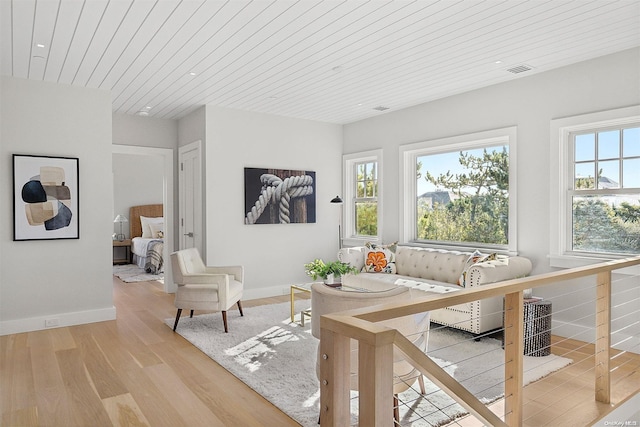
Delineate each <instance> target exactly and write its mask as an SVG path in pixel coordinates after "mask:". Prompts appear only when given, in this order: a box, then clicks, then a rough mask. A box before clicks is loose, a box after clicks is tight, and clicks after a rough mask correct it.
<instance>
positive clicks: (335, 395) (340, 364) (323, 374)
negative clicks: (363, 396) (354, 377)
mask: <svg viewBox="0 0 640 427" xmlns="http://www.w3.org/2000/svg"><path fill="white" fill-rule="evenodd" d="M320 337H321V338H320V354H319V356H320V425H321V426H322V427H334V426H336V427H337V426H348V425H349V424H350V421H351V411H350V397H351V396H350V380H351V378H350V362H349V360H350V341H351V340H350V338H349V337H346V336H344V335H339V334H336V333H334V332H332V331H330V330H328V329H321V330H320Z"/></svg>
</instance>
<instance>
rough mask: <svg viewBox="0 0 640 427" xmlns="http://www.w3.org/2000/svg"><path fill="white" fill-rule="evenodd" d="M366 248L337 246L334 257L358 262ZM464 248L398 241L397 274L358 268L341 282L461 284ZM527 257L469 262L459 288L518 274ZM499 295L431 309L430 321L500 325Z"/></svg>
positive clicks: (485, 327) (435, 288)
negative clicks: (410, 243)
mask: <svg viewBox="0 0 640 427" xmlns="http://www.w3.org/2000/svg"><path fill="white" fill-rule="evenodd" d="M365 252H366V248H365V247H364V246H358V247H354V248H343V249H340V251H338V259H339V260H340V261H343V262H348V263H349V264H351V265H353V266H355V267H356V268H358V269H359V270H360V269H362V267H363V266H364V259H365ZM470 255H471V253H470V252H457V251H447V250H441V249H429V248H418V247H412V246H398V248H397V250H396V269H397V274H388V273H359V274H356V275H347V276H344V277H343V278H342V282H343V284H344V285H347V286H352V287H362V288H371V287H375V284H376V283H380V282H384V283H394V284H396V285H398V286H408V287H411V288H413V289H414V290H416V291H424V292H429V293H434V292H435V293H442V294H444V293H449V292H455V291H456V290H460V289H462V288H461V287H460V286H458V279H459V278H460V275H461V274H462V271H463V269H464V268H465V264H466V262H467V260H468V259H469V256H470ZM531 268H532V265H531V261H530V260H529V259H527V258H524V257H518V256H516V257H508V256H503V255H498V257H497V259H496V260H493V261H487V262H483V263H479V264H474V265H472V266H471V267H470V268H469V269H468V270H467V279H466V286H465V287H474V286H482V285H484V284H487V283H494V282H500V281H503V280H508V279H514V278H517V277H524V276H526V275H528V274H529V273H530V272H531ZM502 307H503V306H502V298H500V297H495V298H487V299H484V300H479V301H472V302H470V303H466V304H460V305H456V306H452V307H446V308H443V309H441V310H434V311H432V312H431V321H432V322H436V323H439V324H442V325H446V326H451V327H454V328H458V329H462V330H465V331H469V332H471V333H474V334H481V333H484V332H487V331H490V330H493V329H497V328H501V327H502Z"/></svg>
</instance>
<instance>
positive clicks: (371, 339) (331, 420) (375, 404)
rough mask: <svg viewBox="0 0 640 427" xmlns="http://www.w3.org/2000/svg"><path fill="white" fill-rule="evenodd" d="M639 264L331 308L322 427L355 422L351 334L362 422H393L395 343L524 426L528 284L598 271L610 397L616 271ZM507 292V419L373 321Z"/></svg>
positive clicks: (453, 389) (455, 388) (455, 393)
mask: <svg viewBox="0 0 640 427" xmlns="http://www.w3.org/2000/svg"><path fill="white" fill-rule="evenodd" d="M638 265H640V257H633V258H626V259H622V260H616V261H608V262H604V263H599V264H594V265H590V266H586V267H579V268H573V269H568V270H563V271H560V272H553V273H546V274H541V275H537V276H529V277H525V278H520V279H513V280H507V281H504V282H500V283H494V284H490V285H484V286H481V287H479V288H474V289H464V290H461V291H458V292H456V293H454V294H449V295H445V296H441V295H432V296H428V297H425V298H424V299H420V300H417V301H412V302H410V303H404V304H401V303H394V304H385V305H380V306H376V307H367V308H361V309H356V310H349V311H345V312H342V313H333V314H329V315H324V316H322V317H321V318H320V328H321V339H320V354H321V355H322V356H321V357H322V359H321V360H320V378H321V381H320V420H321V426H322V427H333V426H348V425H349V424H350V366H349V365H350V340H351V339H355V340H358V352H359V356H358V364H359V366H358V371H359V375H358V388H359V390H360V391H359V395H358V399H359V407H360V411H359V414H360V415H359V424H360V425H363V426H367V427H369V426H370V427H388V426H390V425H393V408H392V407H391V404H390V402H392V401H393V370H392V368H391V366H392V364H393V350H394V346H395V347H396V348H397V349H399V350H400V351H401V352H402V353H404V354H405V356H406V357H407V358H408V360H410V361H411V362H412V363H413V364H414V366H415V367H416V368H417V369H418V370H419V371H420V372H422V374H424V375H425V376H426V377H427V378H429V379H430V380H431V381H432V382H433V383H434V384H436V385H437V386H438V387H440V388H441V389H442V390H444V391H445V392H447V394H449V396H451V397H452V398H453V399H455V400H456V401H457V402H458V403H459V404H460V405H462V406H463V407H465V408H466V409H467V410H468V411H469V412H470V413H471V414H473V415H474V416H476V417H477V418H478V419H480V420H482V421H483V422H484V423H485V424H487V425H492V426H504V427H520V426H522V402H523V398H522V388H523V380H522V378H523V372H522V369H523V353H524V344H523V340H522V336H523V329H524V325H523V323H524V316H523V309H524V304H523V290H524V289H528V288H538V287H542V286H548V285H552V284H557V283H558V282H561V281H566V280H571V279H576V278H580V277H585V276H592V275H595V276H596V292H597V299H596V325H595V327H596V342H595V348H596V354H595V383H596V387H595V399H596V400H597V401H599V402H603V403H610V400H611V381H610V356H609V354H610V346H611V274H612V271H614V270H619V269H622V268H627V267H633V266H638ZM495 296H504V298H505V327H504V334H505V364H504V367H505V385H504V387H505V413H504V421H502V420H501V419H500V417H498V416H497V415H496V414H494V413H493V412H491V410H489V409H488V407H487V406H485V405H484V404H482V403H481V402H480V401H479V400H478V399H477V398H476V397H475V396H473V394H471V393H470V392H469V391H467V389H466V388H464V387H463V386H462V385H461V384H460V383H458V382H457V381H456V380H455V379H453V378H452V377H451V376H450V375H449V374H448V373H447V372H445V371H444V370H443V369H442V368H440V367H439V366H438V365H437V364H435V363H434V362H433V361H432V360H431V359H430V358H429V357H428V356H427V355H426V354H424V353H423V352H422V351H420V350H419V349H418V348H417V347H415V346H414V345H413V344H412V343H411V342H410V341H409V340H408V339H407V338H405V337H404V336H403V335H402V334H400V333H399V332H398V331H396V330H395V329H390V328H388V327H385V326H383V325H380V324H378V323H374V322H380V321H383V320H388V319H393V318H396V317H402V316H407V315H412V314H417V313H423V312H425V311H431V310H436V309H439V308H443V307H449V306H453V305H457V304H463V303H466V302H470V301H475V300H479V299H484V298H490V297H495Z"/></svg>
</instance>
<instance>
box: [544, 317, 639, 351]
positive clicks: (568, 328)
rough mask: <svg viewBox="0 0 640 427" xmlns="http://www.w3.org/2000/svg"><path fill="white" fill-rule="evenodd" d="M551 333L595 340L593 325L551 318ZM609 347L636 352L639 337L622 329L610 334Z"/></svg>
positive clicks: (591, 341) (588, 340) (589, 340)
mask: <svg viewBox="0 0 640 427" xmlns="http://www.w3.org/2000/svg"><path fill="white" fill-rule="evenodd" d="M551 331H552V332H551V333H552V334H553V335H556V336H560V337H565V338H571V339H575V340H578V341H584V342H590V343H593V342H595V338H596V332H595V327H587V326H584V325H578V324H576V323H571V322H563V321H561V320H556V319H553V320H552V321H551ZM611 347H612V348H615V349H616V350H624V351H630V352H633V353H638V352H639V351H640V337H637V336H633V335H629V334H626V333H625V332H624V331H623V332H619V333H614V334H612V337H611Z"/></svg>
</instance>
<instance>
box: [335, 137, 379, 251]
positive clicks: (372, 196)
mask: <svg viewBox="0 0 640 427" xmlns="http://www.w3.org/2000/svg"><path fill="white" fill-rule="evenodd" d="M381 163H382V152H381V150H374V151H368V152H365V153H356V154H352V155H346V156H345V157H344V168H345V171H344V172H345V173H344V176H345V200H344V202H345V203H344V209H345V212H344V215H345V219H346V221H345V236H344V238H345V241H346V243H352V244H358V243H362V241H363V240H366V241H377V240H378V238H379V236H380V234H381V230H380V221H379V217H380V209H381V208H380V207H381V170H380V169H381ZM349 240H350V241H351V242H349Z"/></svg>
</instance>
